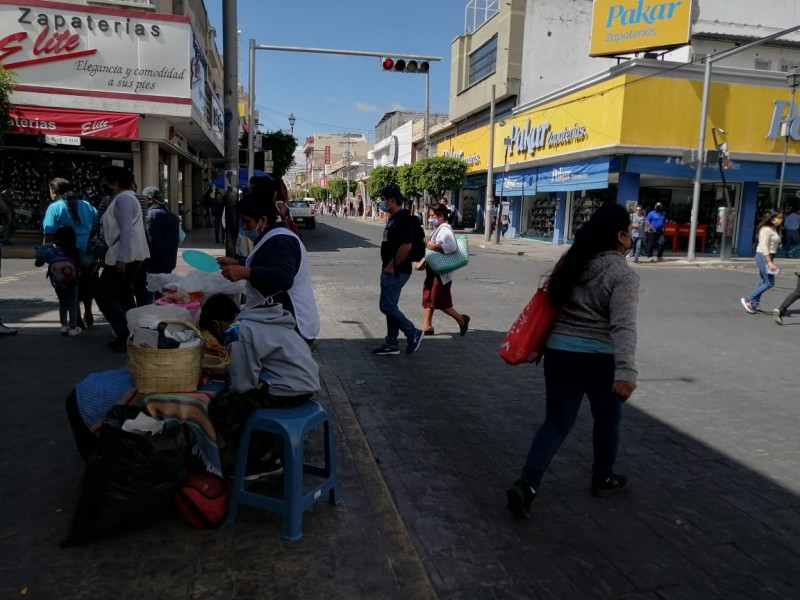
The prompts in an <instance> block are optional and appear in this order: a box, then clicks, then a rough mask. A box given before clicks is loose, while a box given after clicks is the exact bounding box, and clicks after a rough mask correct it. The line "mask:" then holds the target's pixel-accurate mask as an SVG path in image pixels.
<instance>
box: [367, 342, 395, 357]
mask: <svg viewBox="0 0 800 600" xmlns="http://www.w3.org/2000/svg"><path fill="white" fill-rule="evenodd" d="M372 353H373V354H375V355H376V356H383V355H396V354H400V348H396V347H395V346H390V345H389V344H382V345H380V346H378V347H377V348H375V349H374V350H373V351H372Z"/></svg>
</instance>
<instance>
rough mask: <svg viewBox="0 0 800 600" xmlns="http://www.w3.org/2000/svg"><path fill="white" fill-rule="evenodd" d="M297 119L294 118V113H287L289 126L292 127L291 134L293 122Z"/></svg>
mask: <svg viewBox="0 0 800 600" xmlns="http://www.w3.org/2000/svg"><path fill="white" fill-rule="evenodd" d="M296 121H297V119H295V118H294V113H289V127H291V129H292V135H294V124H295V122H296Z"/></svg>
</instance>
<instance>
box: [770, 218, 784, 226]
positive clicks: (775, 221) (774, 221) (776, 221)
mask: <svg viewBox="0 0 800 600" xmlns="http://www.w3.org/2000/svg"><path fill="white" fill-rule="evenodd" d="M781 223H783V219H772V224H773V225H775V227H780V226H781Z"/></svg>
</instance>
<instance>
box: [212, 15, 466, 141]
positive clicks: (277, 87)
mask: <svg viewBox="0 0 800 600" xmlns="http://www.w3.org/2000/svg"><path fill="white" fill-rule="evenodd" d="M466 3H467V0H403V1H402V2H386V1H385V0H344V1H335V0H334V1H331V0H294V1H292V2H281V1H278V0H269V1H265V0H239V4H238V17H239V18H238V20H239V26H240V29H241V36H240V46H239V48H240V61H241V62H240V64H241V73H242V82H243V84H244V86H245V89H247V87H248V82H247V74H248V63H247V46H248V43H249V40H250V38H254V39H255V40H256V43H258V44H264V45H275V46H301V47H315V48H336V49H344V50H366V51H376V52H384V51H388V52H401V53H407V54H422V55H428V56H441V57H442V61H441V62H437V63H432V64H431V70H430V73H431V75H430V84H431V90H430V93H431V96H430V110H431V112H432V113H435V112H442V113H447V110H448V100H449V89H450V44H451V42H452V41H453V39H454V38H455V37H456V36H458V35H461V34H462V33H463V29H464V7H465V6H466ZM206 6H207V9H208V13H209V17H210V19H211V23H212V25H214V27H216V29H217V32H218V33H217V45H218V47H219V50H220V52H222V1H221V0H206ZM256 54H257V60H256V65H257V69H256V81H257V88H256V107H257V108H258V110H259V112H260V122H261V124H262V129H267V130H275V129H279V128H280V129H284V130H286V131H288V130H289V122H288V116H289V113H294V115H295V117H296V119H297V122H296V124H295V127H294V133H295V137H297V139H298V141H299V142H300V144H301V145H302V143H303V140H304V139H305V137H306V136H308V135H310V134H312V133H314V132H326V133H342V132H345V131H351V132H356V133H364V134H365V135H366V136H367V138H368V139H369V140H370V141H375V140H374V139H373V138H374V128H375V124H376V123H377V122H378V120H379V119H380V117H381V115H383V113H385V112H387V111H390V110H418V111H423V110H424V109H425V78H424V77H423V76H422V75H412V74H404V73H389V72H383V71H382V69H381V66H380V59H378V58H371V57H349V56H334V55H324V54H309V53H296V52H293V53H289V52H272V51H264V50H260V51H258V52H257V53H256Z"/></svg>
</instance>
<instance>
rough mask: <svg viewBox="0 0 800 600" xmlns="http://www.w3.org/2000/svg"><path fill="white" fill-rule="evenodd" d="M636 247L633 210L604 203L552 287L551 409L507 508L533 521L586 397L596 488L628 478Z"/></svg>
mask: <svg viewBox="0 0 800 600" xmlns="http://www.w3.org/2000/svg"><path fill="white" fill-rule="evenodd" d="M632 245H633V238H632V237H631V222H630V217H629V215H628V212H627V211H626V210H625V208H623V207H622V206H620V205H618V204H606V205H603V206H601V207H600V208H599V209H597V211H596V212H595V213H594V214H593V215H592V217H591V219H589V221H588V222H587V223H586V224H584V225H583V227H581V229H580V230H578V232H577V234H576V235H575V242H574V243H573V245H572V247H571V248H570V249H569V250H568V251H567V252H566V253H565V254H564V256H563V257H562V258H561V260H560V261H559V262H558V263H557V264H556V266H555V268H554V269H553V273H552V275H551V277H550V282H549V285H548V287H547V289H548V292H549V298H550V302H551V304H552V305H553V306H554V307H555V308H557V309H558V314H557V317H556V321H555V327H554V328H553V332H552V334H551V335H550V337H549V338H548V341H547V344H546V349H545V354H544V380H545V393H546V396H547V409H546V416H545V420H544V423H542V425H541V426H540V427H539V429H538V431H537V432H536V435H535V436H534V438H533V441H532V442H531V446H530V450H529V451H528V457H527V460H526V462H525V466H524V467H523V469H522V476H521V477H520V479H518V480H517V481H516V482H515V483H514V485H512V486H511V488H509V489H508V492H507V498H508V509H509V510H510V511H511V513H512V514H513V515H514V516H515V517H518V518H522V519H527V518H528V517H529V516H530V507H531V503H532V502H533V499H534V498H535V496H536V491H537V489H538V488H539V486H540V484H541V482H542V478H543V476H544V473H545V471H546V470H547V468H548V466H549V465H550V461H551V460H552V459H553V456H555V454H556V452H557V451H558V449H559V447H560V446H561V443H562V442H563V441H564V439H566V437H567V435H568V434H569V432H570V431H571V430H572V426H573V425H574V424H575V419H576V418H577V416H578V411H579V409H580V406H581V402H582V401H583V396H584V395H586V396H587V397H588V398H589V403H590V404H591V407H592V416H593V417H594V431H593V449H594V464H593V465H592V482H591V490H592V493H593V494H594V495H595V496H608V495H611V494H613V493H615V492H619V491H622V490H624V489H625V487H626V486H627V484H628V480H627V478H626V477H625V476H624V475H618V474H615V473H614V463H615V462H616V457H617V447H618V446H619V437H620V433H619V424H620V419H621V417H622V404H623V403H624V402H625V401H626V400H627V399H628V398H630V396H631V394H633V391H634V390H635V389H636V377H637V371H636V364H635V354H636V306H637V303H638V297H639V276H638V275H637V274H636V273H635V272H634V271H633V269H631V267H630V266H629V265H628V264H627V263H626V262H625V253H626V252H627V251H628V250H630V248H631V246H632Z"/></svg>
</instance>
